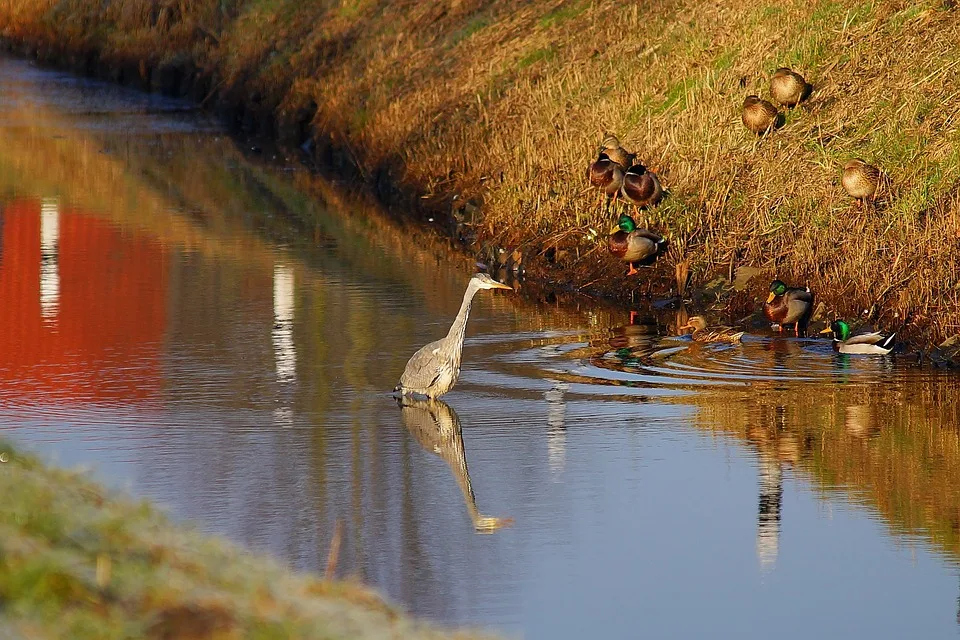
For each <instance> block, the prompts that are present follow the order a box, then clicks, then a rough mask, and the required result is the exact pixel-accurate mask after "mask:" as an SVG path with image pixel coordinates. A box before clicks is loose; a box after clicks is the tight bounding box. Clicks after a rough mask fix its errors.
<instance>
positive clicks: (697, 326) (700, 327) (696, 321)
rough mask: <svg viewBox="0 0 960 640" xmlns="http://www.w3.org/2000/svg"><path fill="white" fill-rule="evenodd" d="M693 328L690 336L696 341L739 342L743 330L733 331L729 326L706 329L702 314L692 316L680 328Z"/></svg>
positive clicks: (705, 320) (705, 321)
mask: <svg viewBox="0 0 960 640" xmlns="http://www.w3.org/2000/svg"><path fill="white" fill-rule="evenodd" d="M684 329H693V333H692V334H691V335H690V338H691V339H693V340H694V341H696V342H726V343H729V344H740V339H741V338H743V334H744V332H743V331H734V330H733V329H731V328H730V327H713V328H712V329H710V330H709V331H708V330H707V319H706V318H704V317H703V316H693V317H692V318H690V320H689V321H688V322H687V324H685V325H683V326H682V327H680V330H681V331H682V330H684Z"/></svg>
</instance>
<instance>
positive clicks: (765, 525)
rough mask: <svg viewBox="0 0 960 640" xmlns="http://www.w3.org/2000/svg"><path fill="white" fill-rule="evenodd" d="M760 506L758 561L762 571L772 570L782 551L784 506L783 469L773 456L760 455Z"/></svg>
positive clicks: (758, 515)
mask: <svg viewBox="0 0 960 640" xmlns="http://www.w3.org/2000/svg"><path fill="white" fill-rule="evenodd" d="M758 471H759V473H760V500H759V502H760V504H759V509H758V513H757V560H759V561H760V568H761V570H772V569H773V568H774V566H775V565H776V562H777V554H778V552H779V550H780V508H781V506H782V505H783V467H782V466H781V464H780V461H779V460H777V459H776V458H775V457H773V456H769V455H765V454H763V453H761V454H760V465H759V469H758Z"/></svg>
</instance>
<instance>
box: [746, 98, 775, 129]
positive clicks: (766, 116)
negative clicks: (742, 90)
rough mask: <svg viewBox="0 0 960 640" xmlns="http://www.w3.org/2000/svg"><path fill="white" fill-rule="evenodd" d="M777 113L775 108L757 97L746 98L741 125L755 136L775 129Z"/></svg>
mask: <svg viewBox="0 0 960 640" xmlns="http://www.w3.org/2000/svg"><path fill="white" fill-rule="evenodd" d="M778 116H779V113H778V112H777V108H776V107H775V106H773V105H772V104H770V103H769V102H767V101H766V100H763V99H761V98H759V97H757V96H747V97H746V99H744V101H743V113H741V114H740V119H741V120H742V121H743V125H744V126H745V127H746V128H747V129H750V131H753V132H754V133H755V134H757V135H762V134H764V133H766V132H767V131H770V130H772V129H775V128H776V126H777V118H778Z"/></svg>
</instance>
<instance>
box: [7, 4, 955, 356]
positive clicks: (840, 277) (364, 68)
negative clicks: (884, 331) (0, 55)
mask: <svg viewBox="0 0 960 640" xmlns="http://www.w3.org/2000/svg"><path fill="white" fill-rule="evenodd" d="M102 6H103V4H102V3H99V2H90V1H87V0H64V1H62V2H59V3H52V2H46V3H35V2H27V0H4V1H2V2H0V29H2V30H3V32H4V33H5V34H6V35H7V37H8V38H10V39H13V40H15V41H17V40H19V41H23V42H30V43H33V44H34V45H36V44H37V43H41V42H42V43H43V45H42V47H46V49H42V50H41V51H40V53H41V54H43V53H46V55H47V57H52V58H54V59H57V58H58V57H59V58H62V57H63V55H62V54H61V55H59V56H58V55H57V53H56V51H68V52H72V53H75V52H77V51H80V52H96V53H97V63H96V64H97V65H99V66H102V65H107V66H112V67H114V68H116V67H119V68H123V69H127V70H128V75H129V74H133V75H137V74H139V75H140V76H141V78H140V80H141V81H142V82H144V83H145V84H150V85H153V86H160V87H165V88H173V86H168V85H176V86H177V87H179V88H180V89H181V90H182V89H183V88H184V87H185V86H186V85H187V84H189V85H190V86H192V87H193V88H194V89H195V94H196V95H197V96H198V97H199V98H201V99H202V98H205V97H211V96H212V97H214V98H215V99H216V100H217V101H218V103H219V104H221V105H227V106H231V105H232V106H237V107H238V109H237V111H236V113H235V114H234V115H236V116H237V120H238V124H241V125H247V126H250V127H254V126H255V125H257V124H258V123H260V124H262V123H263V122H264V120H265V119H266V120H268V121H269V122H270V123H271V124H272V125H275V127H276V129H277V130H279V131H280V132H281V133H284V135H286V136H288V137H294V138H296V137H302V136H305V135H313V136H314V137H315V138H316V139H317V140H318V142H320V144H319V147H320V148H321V149H329V148H335V149H338V150H340V151H342V154H343V155H344V156H346V157H347V158H348V159H349V160H350V162H351V163H353V164H355V165H357V166H358V167H359V173H360V175H362V176H363V177H365V178H368V179H369V180H370V181H371V182H375V183H377V184H381V183H383V182H387V183H390V184H394V185H399V186H401V187H403V188H405V189H407V190H408V191H410V192H413V193H416V194H417V195H418V196H420V198H419V202H420V203H421V204H422V205H424V206H427V207H431V208H433V209H434V210H449V208H450V205H451V203H452V198H453V196H454V195H461V196H462V197H463V198H464V199H472V200H473V201H474V202H476V203H478V204H481V205H482V206H481V213H480V214H479V215H476V216H471V217H470V219H467V220H465V229H464V231H466V235H468V236H469V237H474V238H476V239H477V241H478V242H479V243H481V244H484V243H492V244H496V245H498V246H515V245H521V244H522V245H524V247H525V248H527V249H528V251H529V250H530V249H540V250H542V249H545V248H547V247H549V246H550V245H553V244H559V245H561V246H562V248H566V249H569V250H567V251H561V252H557V253H556V254H551V257H552V256H553V255H556V256H558V259H557V260H556V262H555V263H554V264H549V265H547V264H543V265H541V266H542V269H544V270H546V271H547V272H548V276H549V277H552V278H554V279H558V280H571V281H574V282H575V283H579V284H584V283H593V284H592V285H591V286H590V288H591V289H600V290H602V291H604V292H606V293H612V294H614V295H617V296H619V297H621V298H625V297H627V295H628V294H629V293H630V292H631V290H632V289H633V288H634V287H635V286H636V284H635V282H628V281H626V280H625V279H624V278H623V276H622V269H621V265H619V264H616V263H614V262H612V261H611V260H610V259H608V256H607V255H606V254H605V252H604V251H603V249H602V247H599V248H598V247H597V244H598V242H602V240H603V233H604V232H605V231H606V230H607V228H609V226H610V223H611V220H610V219H609V218H608V216H607V215H606V214H604V213H602V212H600V211H598V210H596V209H595V208H594V207H593V203H594V197H593V196H592V194H585V193H584V188H585V186H586V185H585V182H584V179H583V175H582V172H583V168H584V167H585V166H586V163H587V162H588V161H589V159H590V157H591V156H592V155H593V154H594V153H595V150H596V147H597V145H598V143H599V141H600V138H601V136H602V133H603V132H604V131H614V132H616V133H617V134H618V135H619V136H620V137H621V140H622V141H623V143H624V144H625V146H627V147H628V148H631V149H635V150H637V151H639V153H640V156H641V158H642V159H643V160H644V161H645V162H646V163H647V164H648V165H649V166H650V167H651V168H653V169H654V170H655V171H657V172H658V173H659V174H660V176H661V177H662V180H663V182H664V184H665V186H666V187H667V188H668V190H669V197H668V198H667V199H666V200H665V201H664V203H663V204H662V205H661V206H659V207H658V208H656V209H655V210H653V211H651V212H650V213H649V214H648V215H647V218H648V222H649V223H650V224H651V225H653V226H655V227H656V228H657V229H659V230H660V231H662V232H663V233H665V235H666V236H667V237H669V238H670V240H671V249H670V251H669V253H668V254H667V255H666V256H665V258H664V259H662V260H661V261H660V264H659V265H658V266H657V267H656V268H655V269H653V270H651V271H650V273H649V276H644V280H649V284H645V285H644V287H645V288H647V289H652V290H653V291H659V292H665V291H667V290H669V289H670V288H671V287H675V284H674V282H675V278H674V273H675V266H676V265H677V264H678V263H681V262H684V261H686V262H687V263H688V266H689V269H690V273H691V276H692V281H693V284H694V285H697V284H703V283H705V282H707V281H709V280H711V279H713V278H714V277H715V276H716V275H717V274H718V273H719V274H724V275H725V274H727V273H729V272H730V270H731V267H735V266H739V265H752V266H757V267H761V268H762V270H763V276H764V278H763V279H762V280H760V279H757V280H755V281H754V282H753V283H752V284H753V286H752V290H751V294H753V296H754V297H756V296H758V295H759V294H760V291H761V289H764V288H765V286H766V284H767V282H768V280H767V277H771V278H772V277H773V276H777V277H780V278H782V279H784V280H787V281H789V282H791V283H801V284H804V283H805V284H809V286H810V287H811V288H813V289H814V290H815V291H816V292H817V293H818V295H819V298H820V300H826V301H828V302H829V303H830V306H831V307H832V310H833V311H835V312H836V313H838V314H843V315H848V316H849V315H860V314H861V312H862V311H863V310H864V309H866V310H868V312H869V313H870V314H871V315H872V317H873V320H874V321H876V322H877V323H878V324H880V325H883V326H888V327H892V328H896V327H898V326H899V325H901V324H903V323H904V322H908V323H909V326H908V332H913V333H914V334H915V335H918V334H920V333H923V334H924V336H925V337H926V338H927V339H928V340H933V341H939V340H942V339H944V338H946V337H947V336H949V335H952V334H955V333H957V332H958V326H957V320H956V318H957V317H958V315H957V314H958V312H960V278H958V275H957V274H958V273H960V269H958V267H960V151H958V147H957V142H958V140H957V138H958V135H960V134H958V122H957V120H956V116H955V113H956V111H955V109H954V107H953V105H954V104H955V102H956V98H957V96H958V95H960V74H958V73H957V69H958V66H960V13H958V9H955V8H952V3H951V2H944V1H943V0H926V1H921V2H909V1H907V0H876V1H874V2H864V1H852V0H850V1H842V0H838V1H833V0H821V1H819V2H807V1H805V0H782V1H778V2H760V3H747V2H742V1H736V0H726V1H723V2H719V3H708V2H703V0H657V1H655V2H650V3H643V4H637V5H626V4H624V3H622V2H614V1H612V0H593V1H585V0H584V1H577V0H574V1H565V2H557V1H555V0H536V1H534V2H528V3H518V2H506V1H491V0H447V1H446V2H436V3H420V2H415V1H413V0H389V1H388V0H342V1H336V2H317V3H302V2H300V3H297V2H293V0H249V1H245V2H244V1H239V0H237V1H233V2H213V0H202V1H200V2H193V3H186V2H174V1H172V0H152V1H148V0H121V1H118V2H113V3H109V4H108V5H107V9H105V10H101V9H100V7H102ZM161 15H162V17H161ZM53 16H57V18H56V19H54V18H53ZM67 17H69V19H66V18H67ZM93 24H97V25H100V26H98V27H96V28H94V27H91V26H90V25H93ZM54 43H56V44H54ZM80 62H81V63H83V61H80ZM85 64H86V66H87V67H90V66H92V65H91V63H90V61H89V60H87V61H86V63H85ZM781 65H789V66H791V67H793V68H795V69H797V70H798V71H800V72H802V73H803V74H804V75H805V76H806V77H807V79H808V80H809V81H811V82H812V83H813V84H814V87H815V90H814V93H813V95H812V96H811V99H810V100H809V101H808V102H807V103H805V104H804V105H803V106H801V107H799V108H798V109H796V110H794V111H791V112H789V113H787V114H786V124H785V126H784V127H783V128H782V129H780V130H778V131H777V132H775V133H774V134H772V135H769V136H766V137H764V138H763V139H761V140H758V139H757V138H756V137H754V136H752V135H750V134H748V133H747V132H746V131H745V130H744V129H743V127H742V125H741V124H740V122H739V105H740V104H741V102H742V100H743V97H744V95H746V94H747V93H751V92H755V91H757V92H760V93H761V94H762V95H764V94H766V93H767V78H768V77H769V74H770V73H772V71H773V70H774V69H775V68H777V67H779V66H781ZM161 69H165V70H167V71H166V72H164V73H161ZM171 70H172V71H171ZM171 78H173V80H176V82H173V81H172V80H171ZM198 87H199V90H198V89H197V88H198ZM857 156H862V157H864V158H865V159H867V160H868V161H870V162H873V163H875V164H877V165H878V166H880V167H881V168H883V169H884V170H885V171H886V172H887V174H888V175H889V176H890V178H891V183H890V188H889V189H888V190H887V193H886V194H885V197H884V198H883V199H882V200H881V201H880V202H879V203H878V205H877V207H876V208H875V209H871V210H867V211H859V210H857V209H856V208H855V207H853V206H852V204H851V202H850V201H849V199H848V198H847V197H846V195H845V194H844V193H843V191H842V188H841V187H840V183H839V177H840V171H841V167H842V165H843V164H844V162H845V161H846V160H848V159H850V158H852V157H857ZM327 159H330V156H327ZM334 159H336V157H334ZM460 201H461V202H462V201H463V200H460ZM591 228H592V229H595V230H597V231H599V232H600V234H599V236H600V237H599V238H596V237H595V234H593V233H591V232H590V229H591ZM558 237H560V238H562V240H556V238H558ZM551 271H552V273H550V272H551Z"/></svg>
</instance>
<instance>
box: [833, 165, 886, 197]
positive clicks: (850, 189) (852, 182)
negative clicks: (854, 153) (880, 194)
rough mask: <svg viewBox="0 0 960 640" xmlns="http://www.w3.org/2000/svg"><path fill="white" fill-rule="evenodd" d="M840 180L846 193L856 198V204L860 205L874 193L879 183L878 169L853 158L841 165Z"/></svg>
mask: <svg viewBox="0 0 960 640" xmlns="http://www.w3.org/2000/svg"><path fill="white" fill-rule="evenodd" d="M842 182H843V188H844V189H846V190H847V193H849V194H850V195H851V196H852V197H854V198H856V200H857V204H858V205H862V203H864V202H867V201H868V200H873V197H874V196H875V195H876V193H877V187H878V186H879V185H880V169H878V168H876V167H875V166H873V165H872V164H867V163H866V162H864V161H863V160H861V159H860V158H854V159H853V160H851V161H850V162H848V163H847V164H845V165H844V166H843V179H842Z"/></svg>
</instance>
